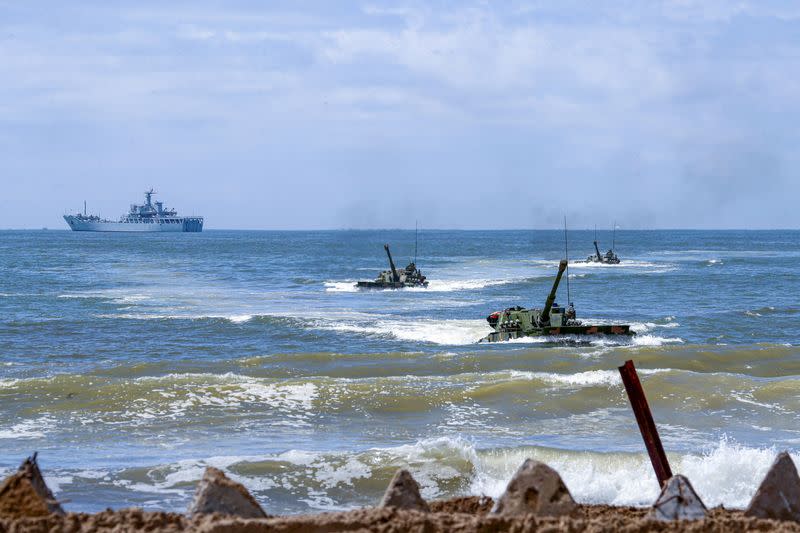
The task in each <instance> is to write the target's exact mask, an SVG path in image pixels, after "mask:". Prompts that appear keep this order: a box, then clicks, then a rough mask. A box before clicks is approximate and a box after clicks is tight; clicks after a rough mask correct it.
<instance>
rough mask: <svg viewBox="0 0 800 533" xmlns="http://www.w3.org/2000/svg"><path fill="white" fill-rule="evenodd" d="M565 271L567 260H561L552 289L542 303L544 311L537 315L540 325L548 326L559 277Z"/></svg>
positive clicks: (559, 281)
mask: <svg viewBox="0 0 800 533" xmlns="http://www.w3.org/2000/svg"><path fill="white" fill-rule="evenodd" d="M566 269H567V260H566V259H562V260H561V262H560V263H559V264H558V274H556V279H555V281H554V282H553V288H552V289H550V294H549V295H547V300H545V302H544V309H542V312H541V313H540V314H539V323H540V324H541V325H544V324H549V322H550V309H551V308H552V307H553V302H555V301H556V292H558V284H559V283H561V276H563V275H564V271H565V270H566Z"/></svg>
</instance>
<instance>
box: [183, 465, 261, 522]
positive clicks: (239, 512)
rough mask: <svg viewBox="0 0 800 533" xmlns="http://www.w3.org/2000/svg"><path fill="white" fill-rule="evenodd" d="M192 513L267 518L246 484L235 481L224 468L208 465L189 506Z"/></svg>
mask: <svg viewBox="0 0 800 533" xmlns="http://www.w3.org/2000/svg"><path fill="white" fill-rule="evenodd" d="M188 513H189V514H190V515H199V514H211V513H220V514H224V515H231V516H238V517H241V518H267V513H265V512H264V510H263V509H262V508H261V506H260V505H259V504H258V502H257V501H256V500H255V498H253V496H252V495H251V494H250V493H249V492H248V491H247V489H246V488H244V485H242V484H241V483H237V482H236V481H233V480H232V479H230V478H229V477H228V476H226V475H225V473H224V472H223V471H222V470H219V469H217V468H214V467H211V466H209V467H207V468H206V471H205V473H204V474H203V479H201V480H200V484H199V485H197V491H196V492H195V494H194V500H193V501H192V504H191V505H190V506H189V511H188Z"/></svg>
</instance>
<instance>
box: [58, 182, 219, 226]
mask: <svg viewBox="0 0 800 533" xmlns="http://www.w3.org/2000/svg"><path fill="white" fill-rule="evenodd" d="M154 194H155V191H154V190H153V189H150V190H149V191H147V192H145V193H144V195H145V203H144V204H141V205H139V204H131V208H130V211H128V213H126V214H125V215H123V216H122V217H120V219H119V220H116V221H115V220H106V219H102V218H100V217H99V216H97V215H88V214H87V213H86V204H85V203H84V208H83V213H78V214H75V215H64V220H66V221H67V224H68V225H69V227H70V228H71V229H72V231H170V232H193V233H194V232H200V231H203V217H198V216H188V217H186V216H179V215H178V212H177V211H175V210H174V209H167V208H165V207H164V204H163V202H153V201H152V200H153V195H154Z"/></svg>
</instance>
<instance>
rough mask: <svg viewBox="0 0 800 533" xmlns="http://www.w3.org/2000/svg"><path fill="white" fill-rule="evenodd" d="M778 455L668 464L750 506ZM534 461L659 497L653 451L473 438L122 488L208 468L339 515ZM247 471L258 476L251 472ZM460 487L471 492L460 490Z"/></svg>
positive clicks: (677, 458)
mask: <svg viewBox="0 0 800 533" xmlns="http://www.w3.org/2000/svg"><path fill="white" fill-rule="evenodd" d="M775 455H776V450H775V449H771V448H751V447H745V446H740V445H738V444H736V443H732V442H730V441H728V440H727V439H722V440H720V441H719V442H718V443H717V444H715V445H714V446H712V447H710V448H709V449H708V450H706V451H704V452H696V453H679V454H677V453H673V454H670V455H669V459H670V463H671V465H672V467H673V471H676V472H681V473H682V474H684V475H686V476H687V477H688V478H689V479H690V480H691V481H692V484H693V486H694V488H695V489H696V490H697V492H698V494H699V495H700V497H701V498H702V499H703V501H704V502H705V503H706V505H707V506H709V507H712V506H716V505H724V506H726V507H729V508H737V507H738V508H741V507H744V506H745V505H746V504H747V502H748V501H749V499H750V497H751V496H752V494H753V492H754V491H755V489H756V487H757V485H758V483H759V482H760V480H761V479H762V477H763V476H764V474H765V473H766V471H767V469H768V468H769V466H770V464H771V463H772V461H773V460H774V458H775ZM529 457H530V458H533V459H536V460H540V461H543V462H545V463H547V464H548V465H550V466H551V467H553V468H555V469H556V470H557V471H558V472H559V473H560V474H561V476H562V478H563V479H564V481H565V483H566V484H567V486H568V487H569V489H570V492H571V493H572V495H573V496H574V497H575V499H576V500H578V501H579V502H582V503H605V504H613V505H636V506H646V505H650V504H651V503H652V502H653V501H654V500H655V498H656V497H657V495H658V483H657V482H656V479H655V475H654V474H653V471H652V467H651V466H650V462H649V460H648V459H647V456H646V454H645V453H627V452H626V453H622V452H596V451H570V450H561V449H554V448H543V447H536V446H522V447H516V448H493V449H479V448H478V447H477V446H476V445H475V443H474V442H473V441H470V440H467V439H464V438H461V437H450V436H443V437H437V438H428V439H423V440H420V441H417V442H415V443H410V444H405V445H399V446H393V447H375V448H370V449H366V450H361V451H335V452H334V451H331V452H323V451H313V452H312V451H307V450H289V451H286V452H283V453H279V454H269V455H265V456H258V457H253V456H248V457H241V456H229V457H224V456H223V457H211V458H208V459H204V460H187V461H180V462H178V463H174V464H172V465H164V466H161V467H157V468H155V469H152V470H151V471H150V473H148V476H149V477H151V478H152V481H150V482H137V483H133V482H131V481H129V480H126V479H120V480H117V481H115V484H117V485H118V486H120V487H123V488H126V489H128V490H134V491H142V492H151V493H166V494H183V495H188V493H189V491H190V490H191V489H190V488H189V487H187V486H186V485H187V484H189V483H190V482H193V481H196V480H197V479H199V478H200V477H201V476H202V474H203V470H204V468H205V467H206V466H215V467H217V468H220V469H222V470H224V471H226V473H227V474H228V475H229V476H231V477H232V478H233V479H236V480H237V481H239V482H241V483H243V484H244V485H245V486H246V487H247V488H248V489H250V490H251V491H255V492H258V491H265V490H275V489H280V490H284V491H288V492H290V493H291V494H293V495H296V496H299V500H300V501H303V502H304V503H306V504H307V505H308V506H309V507H310V508H313V509H319V510H336V509H347V508H351V507H353V502H352V501H348V500H347V498H348V496H347V495H348V494H349V493H350V492H351V491H352V489H353V488H354V487H355V485H356V484H357V483H359V480H364V479H369V478H371V477H373V476H374V475H386V474H385V473H386V472H387V471H392V470H394V469H396V468H401V467H402V468H408V469H409V470H410V471H411V472H412V474H413V475H414V477H415V479H416V480H417V481H418V482H419V484H420V488H421V492H422V495H423V497H425V498H429V499H430V498H441V497H449V496H456V495H482V494H484V495H488V496H491V497H494V498H497V497H498V496H499V495H500V494H501V493H502V492H503V490H505V487H506V485H507V483H508V481H509V479H510V478H511V476H512V475H513V473H514V471H515V470H516V469H517V468H518V467H519V465H520V464H522V462H523V461H524V460H525V459H527V458H529ZM794 459H795V461H797V460H798V457H797V456H796V455H795V457H794ZM262 462H266V463H278V464H281V465H283V466H282V467H281V468H280V472H279V473H275V472H274V469H271V468H270V469H268V470H267V472H268V473H265V474H263V475H258V474H256V473H251V474H249V475H247V476H243V475H240V474H237V471H238V470H239V465H246V464H248V463H249V464H254V465H255V464H259V463H262ZM248 470H249V471H252V467H250V468H248ZM64 482H71V479H69V480H67V479H65V480H64ZM453 487H462V488H461V489H456V490H457V492H453ZM341 489H345V490H344V492H342V490H341ZM373 496H375V497H378V496H379V495H378V494H376V495H373ZM337 498H338V499H337Z"/></svg>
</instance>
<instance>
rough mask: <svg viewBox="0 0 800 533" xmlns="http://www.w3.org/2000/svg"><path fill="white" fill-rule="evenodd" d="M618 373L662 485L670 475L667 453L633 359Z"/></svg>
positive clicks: (659, 482) (626, 362) (620, 368)
mask: <svg viewBox="0 0 800 533" xmlns="http://www.w3.org/2000/svg"><path fill="white" fill-rule="evenodd" d="M619 373H620V375H621V376H622V383H624V384H625V391H626V392H627V393H628V399H629V400H630V401H631V407H632V408H633V414H634V415H636V423H637V424H639V432H640V433H641V434H642V439H644V445H645V447H647V453H648V455H650V462H651V463H652V464H653V470H655V471H656V477H657V478H658V484H659V485H660V486H662V487H663V486H664V483H666V482H667V480H668V479H669V478H671V477H672V470H671V469H670V467H669V461H667V454H665V453H664V447H663V446H662V445H661V438H660V437H659V436H658V430H657V429H656V423H655V422H654V421H653V415H652V414H651V413H650V406H649V405H647V398H645V396H644V390H642V384H641V383H640V382H639V376H638V375H637V374H636V368H635V367H634V366H633V361H625V364H624V365H622V366H621V367H619Z"/></svg>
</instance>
